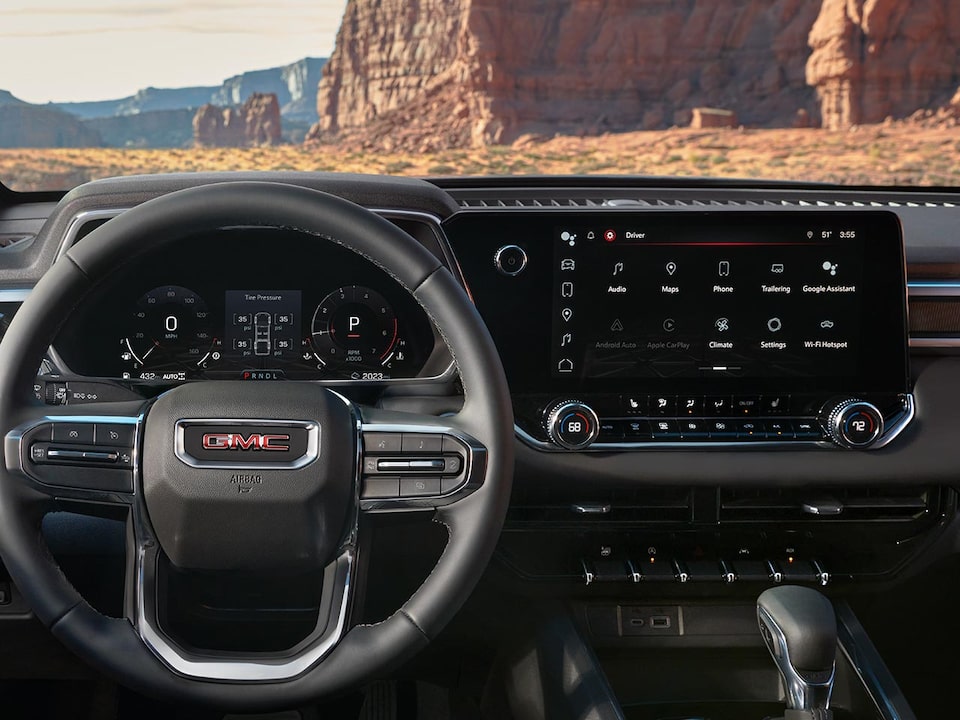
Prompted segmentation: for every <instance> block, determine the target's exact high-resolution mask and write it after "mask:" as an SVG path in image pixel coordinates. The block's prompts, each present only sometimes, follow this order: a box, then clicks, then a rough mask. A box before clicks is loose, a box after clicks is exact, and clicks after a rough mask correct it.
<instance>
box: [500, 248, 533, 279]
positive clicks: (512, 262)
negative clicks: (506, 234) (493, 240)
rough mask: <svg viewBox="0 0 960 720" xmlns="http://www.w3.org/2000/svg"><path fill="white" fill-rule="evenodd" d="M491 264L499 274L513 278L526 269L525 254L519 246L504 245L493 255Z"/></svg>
mask: <svg viewBox="0 0 960 720" xmlns="http://www.w3.org/2000/svg"><path fill="white" fill-rule="evenodd" d="M493 264H494V265H496V266H497V270H499V271H500V273H501V274H503V275H506V276H508V277H513V276H515V275H519V274H520V273H522V272H523V271H524V269H525V268H526V267H527V253H526V252H524V249H523V248H522V247H520V246H519V245H504V246H503V247H501V248H500V249H499V250H497V252H496V253H495V254H494V256H493Z"/></svg>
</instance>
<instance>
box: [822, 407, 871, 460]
mask: <svg viewBox="0 0 960 720" xmlns="http://www.w3.org/2000/svg"><path fill="white" fill-rule="evenodd" d="M825 411H826V412H824V413H823V415H825V416H826V421H825V423H824V425H825V429H826V431H827V434H829V435H830V438H831V439H832V440H833V441H834V442H835V443H837V444H838V445H841V446H843V447H848V448H866V447H869V446H871V445H873V443H875V442H876V441H877V440H878V439H879V437H880V436H881V435H882V434H883V413H881V412H880V410H878V409H877V407H876V406H875V405H873V404H872V403H868V402H866V401H864V400H859V399H857V398H850V399H848V400H841V401H839V402H834V403H831V404H828V406H827V407H826V408H825Z"/></svg>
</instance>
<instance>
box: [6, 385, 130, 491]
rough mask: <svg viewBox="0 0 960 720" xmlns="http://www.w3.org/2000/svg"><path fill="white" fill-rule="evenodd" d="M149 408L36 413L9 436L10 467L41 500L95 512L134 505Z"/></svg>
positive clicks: (114, 405)
mask: <svg viewBox="0 0 960 720" xmlns="http://www.w3.org/2000/svg"><path fill="white" fill-rule="evenodd" d="M142 409H143V403H140V402H134V403H111V404H109V405H101V406H97V405H89V406H86V407H84V408H83V410H82V411H77V412H69V411H66V410H64V411H63V412H56V413H50V412H47V411H48V410H49V408H45V407H44V408H30V409H28V410H25V411H24V412H23V413H22V414H23V415H24V416H25V417H24V419H23V420H22V422H21V423H20V424H19V425H17V426H16V427H15V428H13V429H12V430H10V432H8V433H7V435H6V438H5V445H4V455H5V462H6V468H7V471H8V473H10V475H11V476H12V477H16V478H18V479H19V480H21V482H22V483H23V485H24V486H25V488H27V489H28V490H30V491H33V496H34V498H35V499H42V500H48V501H49V500H54V501H57V502H60V503H71V504H76V505H78V506H79V507H80V508H81V509H82V507H83V506H87V507H89V508H90V509H93V508H96V507H101V506H103V505H105V504H106V505H121V506H123V505H129V504H130V503H131V502H132V500H133V493H134V487H135V484H134V477H135V475H136V467H137V462H138V452H137V443H138V439H139V435H140V426H141V417H142Z"/></svg>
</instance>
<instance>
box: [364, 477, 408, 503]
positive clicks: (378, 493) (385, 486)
mask: <svg viewBox="0 0 960 720" xmlns="http://www.w3.org/2000/svg"><path fill="white" fill-rule="evenodd" d="M398 497H400V478H398V477H372V478H366V479H364V481H363V487H362V489H361V490H360V499H361V500H389V499H391V498H398Z"/></svg>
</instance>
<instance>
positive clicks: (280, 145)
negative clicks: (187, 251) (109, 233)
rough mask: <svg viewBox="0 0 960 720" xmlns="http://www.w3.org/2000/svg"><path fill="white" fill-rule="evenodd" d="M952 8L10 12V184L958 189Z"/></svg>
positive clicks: (567, 4)
mask: <svg viewBox="0 0 960 720" xmlns="http://www.w3.org/2000/svg"><path fill="white" fill-rule="evenodd" d="M955 5H956V3H953V2H950V1H949V0H904V1H903V2H875V1H872V0H868V1H867V2H847V0H810V1H807V2H802V1H788V0H778V1H776V2H744V1H743V0H710V1H707V0H678V1H677V2H669V3H666V2H662V1H661V0H636V1H635V2H629V3H620V2H618V3H613V2H610V3H609V4H606V5H605V4H603V3H602V2H601V3H594V2H583V1H582V0H551V1H550V2H544V1H543V0H509V1H508V0H443V1H442V2H439V1H433V2H428V1H427V0H410V1H409V2H404V1H403V0H391V1H386V0H346V1H345V0H274V2H271V3H264V2H261V1H260V0H257V1H254V0H201V1H195V0H193V1H188V0H166V1H164V0H97V2H96V3H91V4H89V5H88V6H83V5H81V4H80V3H74V2H72V0H71V1H70V2H68V1H67V0H29V2H28V1H27V0H13V2H12V3H6V4H5V7H3V8H0V48H2V49H0V53H2V55H0V56H2V62H0V182H3V183H4V184H5V185H7V186H8V187H11V188H13V189H16V190H66V189H69V188H71V187H74V186H76V185H78V184H80V183H83V182H86V181H88V180H93V179H96V178H100V177H106V176H111V175H127V174H136V173H156V172H179V171H187V172H194V171H216V170H307V171H318V170H319V171H346V172H374V173H387V174H399V175H432V176H437V175H509V174H563V175H568V174H575V175H582V174H603V175H618V174H642V175H661V176H695V177H707V176H709V177H728V178H765V179H780V180H799V181H826V182H833V183H841V184H858V185H861V184H870V185H938V186H939V185H942V186H947V185H956V184H958V181H960V163H958V162H957V159H958V156H960V135H958V131H957V122H958V118H960V92H958V85H960V62H958V59H960V57H958V55H960V10H958V9H957V8H956V7H955Z"/></svg>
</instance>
